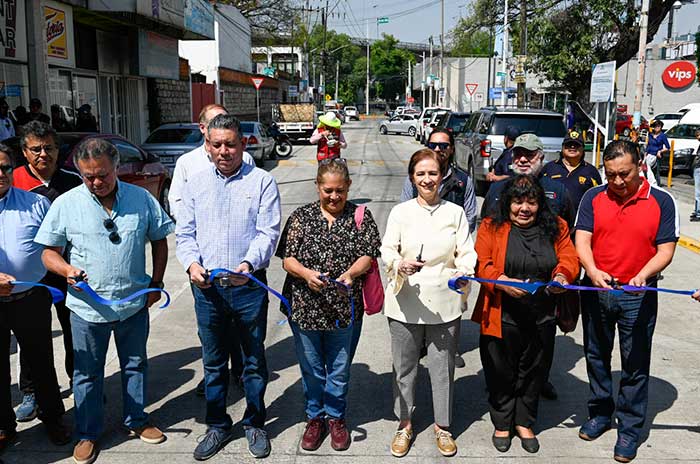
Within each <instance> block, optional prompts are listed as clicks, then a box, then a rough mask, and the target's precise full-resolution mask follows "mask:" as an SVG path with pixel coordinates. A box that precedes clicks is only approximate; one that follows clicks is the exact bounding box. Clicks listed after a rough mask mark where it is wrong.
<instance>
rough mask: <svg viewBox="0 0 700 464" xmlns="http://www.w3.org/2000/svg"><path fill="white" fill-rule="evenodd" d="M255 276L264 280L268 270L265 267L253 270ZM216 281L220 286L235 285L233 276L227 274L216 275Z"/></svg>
mask: <svg viewBox="0 0 700 464" xmlns="http://www.w3.org/2000/svg"><path fill="white" fill-rule="evenodd" d="M253 277H255V278H256V279H258V280H263V279H265V278H266V277H267V272H265V269H258V270H257V271H255V272H253ZM214 283H215V284H216V285H218V286H219V287H232V286H233V285H232V284H231V278H230V277H229V276H226V275H222V276H216V277H214Z"/></svg>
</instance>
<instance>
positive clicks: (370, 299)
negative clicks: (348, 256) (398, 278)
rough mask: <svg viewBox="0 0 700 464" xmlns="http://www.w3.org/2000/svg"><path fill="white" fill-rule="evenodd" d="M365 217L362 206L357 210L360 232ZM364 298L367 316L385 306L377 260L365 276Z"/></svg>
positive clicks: (356, 217) (373, 260)
mask: <svg viewBox="0 0 700 464" xmlns="http://www.w3.org/2000/svg"><path fill="white" fill-rule="evenodd" d="M364 217H365V206H364V205H360V206H358V207H357V208H356V209H355V226H357V230H360V228H361V227H362V220H363V219H364ZM362 298H363V300H364V303H365V314H367V315H368V316H371V315H372V314H377V313H378V312H380V311H381V310H382V307H383V306H384V286H383V285H382V277H381V275H380V274H379V264H378V263H377V258H372V264H371V266H370V268H369V270H368V271H367V273H366V274H365V284H364V286H363V287H362Z"/></svg>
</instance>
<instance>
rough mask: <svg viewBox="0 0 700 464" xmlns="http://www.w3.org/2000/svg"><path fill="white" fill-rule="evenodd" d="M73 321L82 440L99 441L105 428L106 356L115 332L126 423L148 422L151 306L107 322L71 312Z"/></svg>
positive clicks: (134, 425) (78, 428) (77, 420)
mask: <svg viewBox="0 0 700 464" xmlns="http://www.w3.org/2000/svg"><path fill="white" fill-rule="evenodd" d="M70 322H71V331H72V334H73V355H74V365H75V371H74V372H73V396H74V398H75V433H76V435H77V438H78V440H97V439H98V438H99V436H100V435H101V434H102V430H103V428H104V400H103V387H104V375H105V358H106V356H107V348H108V347H109V338H110V336H111V334H112V332H114V342H115V344H116V346H117V354H118V355H119V366H120V367H121V381H122V405H123V408H124V409H123V420H124V425H125V426H126V427H127V428H129V429H135V428H138V427H141V426H142V425H144V424H145V423H146V422H147V421H148V415H147V414H146V413H145V412H144V410H143V409H144V405H145V401H146V382H147V376H146V374H147V367H148V356H147V355H146V341H147V339H148V331H149V327H150V321H149V318H148V308H143V309H142V310H141V311H139V312H138V313H136V314H134V315H133V316H131V317H130V318H128V319H126V320H124V321H120V322H104V323H95V322H88V321H86V320H84V319H83V318H81V317H80V316H78V315H76V314H75V313H73V312H71V315H70Z"/></svg>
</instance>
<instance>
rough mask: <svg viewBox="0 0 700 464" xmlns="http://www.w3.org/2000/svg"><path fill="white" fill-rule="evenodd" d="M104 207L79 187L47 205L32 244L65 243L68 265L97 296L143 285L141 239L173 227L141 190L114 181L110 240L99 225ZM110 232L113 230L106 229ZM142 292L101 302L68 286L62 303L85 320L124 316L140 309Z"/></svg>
mask: <svg viewBox="0 0 700 464" xmlns="http://www.w3.org/2000/svg"><path fill="white" fill-rule="evenodd" d="M107 218H108V215H107V211H105V209H104V208H103V207H102V205H101V204H100V202H99V200H98V199H97V197H95V196H94V195H93V194H92V193H90V191H89V190H88V189H87V187H86V186H85V185H80V186H78V187H76V188H74V189H72V190H70V191H68V192H66V193H65V194H63V195H61V196H60V197H59V198H58V199H56V201H55V202H54V203H53V204H52V205H51V208H50V209H49V212H48V214H47V215H46V218H45V219H44V223H43V224H42V225H41V228H40V229H39V232H38V233H37V236H36V238H35V241H36V242H37V243H40V244H42V245H46V246H52V247H66V250H67V252H68V258H69V262H70V264H71V265H72V266H74V267H76V268H78V269H82V270H84V271H85V272H86V273H87V276H88V283H89V284H90V286H91V287H92V288H93V289H94V290H95V291H96V292H97V294H98V295H100V296H101V297H103V298H107V299H110V300H116V299H121V298H124V297H126V296H128V295H130V294H132V293H134V292H136V291H138V290H142V289H144V288H147V287H148V284H149V283H150V281H151V278H150V277H149V276H148V274H147V273H146V241H147V240H149V241H156V240H162V239H164V238H166V237H167V236H168V234H170V233H172V232H173V229H174V225H173V222H172V221H171V220H170V218H169V217H168V215H167V214H166V213H165V211H163V210H162V208H161V207H160V205H159V204H158V201H157V200H156V199H155V198H154V197H153V195H151V194H150V193H149V192H148V191H147V190H145V189H143V188H141V187H137V186H135V185H131V184H127V183H123V182H119V181H117V195H116V199H115V202H114V206H113V208H112V215H111V219H112V220H113V221H114V223H115V225H116V231H117V232H118V233H119V236H120V237H121V240H120V241H119V242H117V243H112V242H111V241H110V240H109V234H110V231H109V230H107V229H106V228H105V226H104V224H103V222H104V220H105V219H107ZM112 230H114V229H112ZM145 302H146V296H141V297H140V298H136V299H134V300H132V301H130V302H128V303H124V304H121V305H117V306H106V305H101V304H99V303H96V302H95V301H93V300H92V299H91V298H89V297H88V296H86V295H85V293H83V292H79V291H76V290H74V289H73V288H69V289H68V296H67V298H66V305H67V306H68V307H69V308H70V310H71V311H73V312H74V313H75V314H76V315H78V316H79V317H81V318H82V319H84V320H85V321H88V322H116V321H123V320H125V319H128V318H129V317H130V316H132V315H134V314H135V313H137V312H138V311H139V310H140V309H141V308H143V307H144V305H145Z"/></svg>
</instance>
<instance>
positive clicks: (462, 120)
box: [433, 111, 471, 135]
mask: <svg viewBox="0 0 700 464" xmlns="http://www.w3.org/2000/svg"><path fill="white" fill-rule="evenodd" d="M470 116H471V113H459V112H454V111H453V112H450V113H448V114H447V116H446V117H445V118H444V119H443V120H441V121H440V124H438V125H437V126H435V129H433V130H438V129H444V130H446V131H448V132H452V133H453V134H455V135H457V134H459V133H460V132H462V130H463V129H464V126H465V124H466V123H467V120H468V119H469V117H470Z"/></svg>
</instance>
